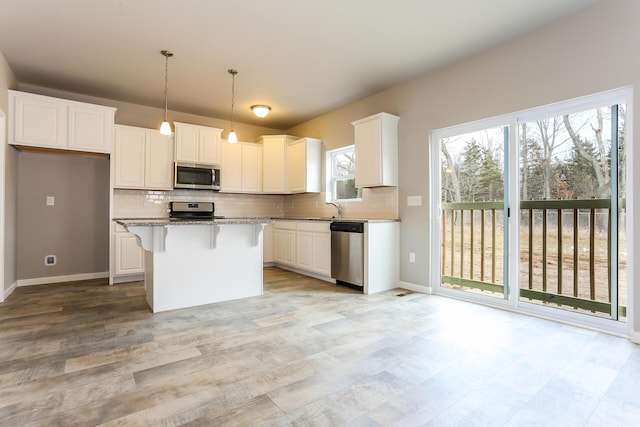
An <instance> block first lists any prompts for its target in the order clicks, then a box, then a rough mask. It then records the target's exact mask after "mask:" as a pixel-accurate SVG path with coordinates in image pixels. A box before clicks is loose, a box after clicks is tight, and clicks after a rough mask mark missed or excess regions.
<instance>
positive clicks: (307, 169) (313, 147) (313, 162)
mask: <svg viewBox="0 0 640 427" xmlns="http://www.w3.org/2000/svg"><path fill="white" fill-rule="evenodd" d="M261 142H262V147H263V148H262V150H263V152H262V167H263V169H262V192H263V193H267V194H269V193H270V194H291V193H318V192H320V189H321V182H320V180H321V176H322V171H321V167H322V141H320V140H319V139H314V138H296V137H293V136H289V135H265V136H263V137H261Z"/></svg>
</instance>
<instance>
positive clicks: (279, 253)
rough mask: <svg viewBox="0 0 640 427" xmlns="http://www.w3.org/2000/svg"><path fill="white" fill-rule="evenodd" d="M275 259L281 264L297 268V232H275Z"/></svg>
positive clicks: (277, 230)
mask: <svg viewBox="0 0 640 427" xmlns="http://www.w3.org/2000/svg"><path fill="white" fill-rule="evenodd" d="M273 258H274V260H275V261H276V262H278V263H280V264H285V265H290V266H295V264H296V232H295V230H282V229H278V228H276V229H274V230H273Z"/></svg>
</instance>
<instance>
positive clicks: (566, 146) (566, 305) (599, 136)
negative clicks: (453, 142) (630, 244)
mask: <svg viewBox="0 0 640 427" xmlns="http://www.w3.org/2000/svg"><path fill="white" fill-rule="evenodd" d="M625 110H626V106H625V105H624V104H615V105H603V106H597V107H594V108H585V109H580V110H578V111H573V112H565V113H560V114H551V115H541V116H539V117H537V118H529V119H527V120H523V121H521V123H519V130H520V138H519V145H520V301H523V302H528V303H534V304H539V305H544V306H548V307H555V308H560V309H563V310H568V311H573V312H577V313H584V314H591V315H595V316H600V317H606V318H611V319H614V320H618V319H620V320H624V319H625V317H626V295H627V292H626V274H625V273H626V244H627V242H626V234H625V228H626V196H625V195H626V183H625V179H624V177H625V169H626V167H625V164H626V155H625V149H624V147H625V144H624V141H625V133H626V132H625V131H626V117H625Z"/></svg>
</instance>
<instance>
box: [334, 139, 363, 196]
mask: <svg viewBox="0 0 640 427" xmlns="http://www.w3.org/2000/svg"><path fill="white" fill-rule="evenodd" d="M350 152H352V153H353V155H354V156H355V153H356V146H355V144H351V145H346V146H344V147H340V148H336V149H333V150H328V151H327V153H326V173H327V175H326V176H327V191H326V198H325V199H326V201H327V202H341V203H343V202H344V203H349V202H358V201H362V188H359V187H356V197H353V198H349V199H338V198H337V183H338V181H347V180H350V179H353V180H354V182H355V178H356V177H355V173H354V174H353V175H348V176H340V177H339V178H338V177H337V176H336V175H335V171H336V164H335V160H336V158H337V157H338V156H339V155H341V154H344V153H350ZM354 171H355V164H354Z"/></svg>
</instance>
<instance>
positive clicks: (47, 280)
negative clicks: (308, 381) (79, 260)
mask: <svg viewBox="0 0 640 427" xmlns="http://www.w3.org/2000/svg"><path fill="white" fill-rule="evenodd" d="M105 277H109V272H108V271H102V272H99V273H82V274H70V275H68V276H52V277H37V278H35V279H21V280H18V282H17V284H18V286H33V285H46V284H51V283H62V282H76V281H78V280H91V279H103V278H105Z"/></svg>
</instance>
